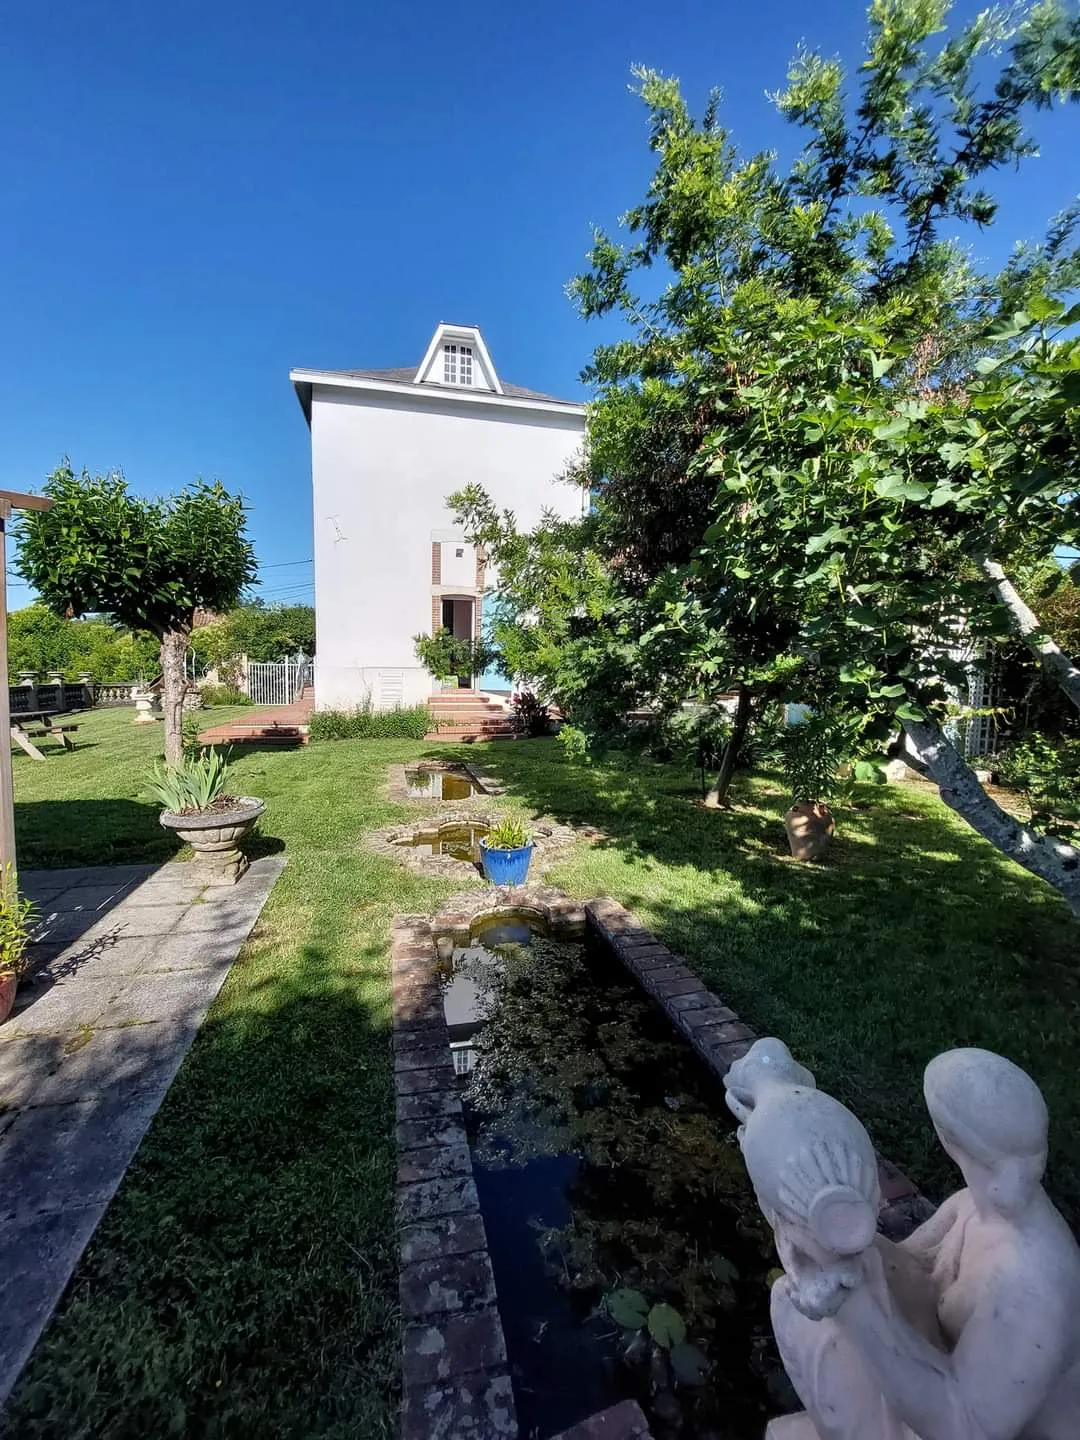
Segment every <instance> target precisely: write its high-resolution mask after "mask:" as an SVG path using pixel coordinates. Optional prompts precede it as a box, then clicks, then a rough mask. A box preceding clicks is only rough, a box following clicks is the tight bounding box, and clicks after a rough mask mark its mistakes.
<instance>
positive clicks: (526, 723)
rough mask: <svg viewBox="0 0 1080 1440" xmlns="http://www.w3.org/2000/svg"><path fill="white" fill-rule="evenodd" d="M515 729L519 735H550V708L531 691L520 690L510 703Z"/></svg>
mask: <svg viewBox="0 0 1080 1440" xmlns="http://www.w3.org/2000/svg"><path fill="white" fill-rule="evenodd" d="M510 704H511V707H512V710H513V721H514V729H515V730H516V731H517V733H518V734H519V735H532V736H536V735H549V734H550V733H551V716H550V714H549V713H548V707H547V706H546V705H545V704H543V703H542V701H540V700H538V699H537V698H536V696H535V695H534V694H533V692H532V691H531V690H519V691H518V693H517V694H516V695H515V696H514V698H513V699H512V700H511V702H510Z"/></svg>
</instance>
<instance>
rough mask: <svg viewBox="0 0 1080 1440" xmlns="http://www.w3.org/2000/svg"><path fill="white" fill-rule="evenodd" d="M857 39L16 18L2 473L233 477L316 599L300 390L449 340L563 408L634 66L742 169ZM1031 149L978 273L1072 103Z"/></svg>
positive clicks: (785, 136) (219, 3) (1070, 186)
mask: <svg viewBox="0 0 1080 1440" xmlns="http://www.w3.org/2000/svg"><path fill="white" fill-rule="evenodd" d="M976 8H977V7H976V6H975V5H973V4H966V3H964V4H960V5H959V6H958V8H957V12H956V13H957V14H958V15H964V14H970V13H973V11H974V10H975V9H976ZM862 35H863V6H862V4H861V3H859V0H819V4H818V5H816V6H814V7H807V6H806V5H805V3H798V0H756V3H754V4H752V5H748V4H746V3H745V0H737V3H736V0H713V3H695V0H685V3H682V0H675V3H672V4H667V5H657V4H656V3H655V0H621V3H614V0H578V3H575V4H569V3H564V0H552V3H549V4H548V5H545V6H539V7H537V6H522V5H514V4H507V3H506V0H501V3H499V4H495V3H488V0H481V3H466V4H457V5H447V4H445V3H444V4H433V3H428V0H423V3H419V4H413V5H409V6H406V5H402V4H383V5H378V6H377V5H375V4H372V3H370V0H369V3H363V0H323V3H320V4H318V5H309V6H301V5H297V4H296V3H294V0H292V3H284V0H213V3H207V0H174V3H172V4H163V3H149V4H148V3H146V0H38V3H33V4H24V5H20V6H10V7H7V11H6V15H5V19H4V35H3V44H2V47H0V107H2V111H3V133H4V135H5V137H6V143H5V145H4V147H3V151H2V154H0V181H2V194H3V196H4V202H5V203H4V223H3V225H2V226H0V273H2V275H3V287H2V291H0V294H2V311H0V316H2V328H0V337H2V340H0V464H2V473H3V477H4V478H3V484H4V485H5V486H8V487H11V488H16V489H29V488H34V487H37V486H38V485H40V484H41V482H42V481H43V479H44V478H45V475H46V474H47V473H48V471H49V470H50V469H51V468H52V467H53V466H54V465H55V464H56V463H57V461H58V460H59V459H60V457H61V456H62V455H64V454H65V453H66V454H68V455H70V457H71V459H72V462H73V463H74V464H75V465H76V466H77V467H81V466H83V465H85V466H87V467H88V468H90V469H91V470H104V469H109V468H112V467H120V468H122V469H123V470H124V471H125V473H126V474H127V476H128V478H129V480H130V481H131V483H132V484H133V486H135V487H136V488H137V489H139V490H142V491H145V492H147V493H155V494H156V493H163V492H166V491H169V490H173V489H176V488H178V487H180V486H181V485H183V484H184V483H185V482H186V481H188V480H190V479H191V478H192V477H194V476H196V475H203V476H205V477H206V478H208V479H209V478H220V479H221V480H223V481H224V482H225V483H226V484H227V485H228V486H229V487H230V488H232V489H235V490H240V491H242V492H243V493H244V494H245V495H246V496H247V497H248V500H249V502H250V504H251V506H252V516H251V529H252V533H253V536H254V539H255V542H256V548H257V552H258V556H259V561H260V564H261V565H262V566H263V567H265V568H264V570H263V580H264V589H263V592H262V593H263V594H264V595H265V596H266V597H267V598H268V599H270V600H291V599H309V598H310V595H311V591H310V576H311V571H310V565H309V564H308V563H306V562H308V561H309V559H310V556H311V521H310V509H311V507H310V493H309V492H310V483H309V463H310V462H309V445H308V433H307V428H306V426H305V424H304V421H303V418H302V416H301V413H300V409H299V406H298V405H297V403H296V400H295V398H294V396H293V393H292V389H291V386H290V384H289V380H288V372H289V369H290V368H291V367H293V366H304V365H307V366H315V367H326V368H336V367H341V368H345V367H349V366H367V365H373V366H383V365H402V364H409V363H412V362H413V361H415V360H418V359H419V357H420V355H421V354H422V352H423V350H424V347H425V345H426V343H427V341H428V339H429V338H430V335H431V332H432V330H433V328H434V326H435V324H436V322H438V321H439V320H450V321H456V322H465V323H476V324H479V325H480V326H481V328H482V329H483V331H484V335H485V338H486V340H487V342H488V345H489V347H490V349H491V352H492V355H493V358H494V360H495V364H496V366H497V367H498V369H499V372H500V374H501V375H502V376H503V378H504V379H508V380H513V381H515V382H516V383H518V384H523V385H529V386H533V387H535V388H538V389H542V390H547V391H551V392H553V393H556V394H561V395H568V396H574V395H579V394H581V393H582V392H581V387H580V386H579V384H578V380H577V376H578V373H579V371H580V370H581V368H582V366H583V365H584V364H585V363H586V361H587V359H588V356H589V352H590V349H591V347H592V346H593V344H595V343H596V339H597V338H598V337H597V336H596V334H595V333H594V332H593V331H592V330H591V329H590V328H589V327H588V326H586V325H585V324H584V323H583V322H581V321H580V320H579V319H578V318H577V317H576V315H575V314H574V312H573V310H572V308H571V307H570V305H569V303H568V302H567V301H566V299H565V297H564V294H563V285H564V283H565V282H566V280H567V279H568V278H569V277H570V275H572V274H573V273H574V271H575V270H576V269H577V268H579V267H580V264H581V261H582V258H583V255H584V252H585V249H586V247H587V245H588V242H589V234H590V227H591V225H592V224H593V223H594V222H597V223H602V224H605V225H608V226H610V225H612V224H613V223H614V220H615V218H616V216H617V215H618V214H619V213H621V212H622V211H623V210H625V209H626V208H627V207H628V206H629V205H631V204H633V203H634V202H635V201H636V200H637V199H639V198H640V196H641V194H642V192H643V188H644V185H645V183H646V181H647V179H648V175H649V173H650V167H649V152H648V150H647V147H646V143H645V131H644V125H643V120H642V112H641V108H640V105H639V102H637V101H636V100H635V99H634V98H633V97H632V96H631V95H630V94H629V93H628V89H627V84H628V80H629V69H630V66H631V64H632V63H634V62H642V63H645V64H648V65H652V66H654V67H656V68H658V69H661V70H664V71H666V72H668V73H673V74H677V75H679V76H680V77H681V78H682V80H683V83H684V88H685V90H686V93H687V94H688V96H689V97H690V98H691V99H692V101H693V102H694V103H695V105H697V106H700V105H701V104H702V103H703V101H704V98H705V95H706V93H707V91H708V89H709V87H710V86H711V85H719V86H720V87H721V88H722V89H723V91H724V97H725V99H724V107H723V114H724V118H725V121H726V123H727V124H728V125H729V127H730V128H731V129H732V131H733V132H734V135H735V137H736V138H737V139H738V140H739V142H740V144H741V145H742V146H743V148H745V149H747V150H754V149H758V148H762V147H766V146H772V145H780V146H784V145H790V143H791V140H790V133H789V132H788V131H787V130H786V129H785V127H784V126H783V125H782V124H781V123H780V122H779V121H778V119H777V117H776V116H775V114H774V113H773V111H772V109H771V107H770V105H769V103H768V101H767V99H766V98H765V94H764V92H765V90H766V89H767V88H775V87H777V86H778V85H779V84H780V83H781V82H782V79H783V75H784V71H785V67H786V64H787V61H788V59H789V57H790V55H791V54H792V52H793V51H794V49H795V47H796V45H797V44H798V43H799V42H800V41H801V40H804V39H805V40H808V41H810V42H811V43H813V44H814V45H816V46H818V47H820V48H822V49H824V50H826V51H827V52H830V53H833V52H835V53H839V54H841V55H842V56H846V57H848V58H849V59H853V60H857V59H858V56H859V50H860V45H861V40H862ZM1037 133H1038V134H1039V136H1040V139H1041V140H1042V144H1043V154H1042V157H1041V158H1040V159H1039V160H1036V161H1033V162H1030V163H1029V164H1028V165H1027V166H1026V167H1025V168H1024V169H1023V171H1022V172H1020V173H1019V174H1018V175H1009V176H1007V177H1005V178H1004V180H1003V182H1002V183H1001V185H1000V186H999V193H1000V194H1001V195H1002V197H1003V204H1002V209H1001V216H1000V222H999V224H998V226H997V227H995V229H994V230H993V231H991V232H988V233H985V234H983V235H981V236H976V237H975V252H976V254H977V255H979V256H982V257H983V258H985V259H986V260H987V261H990V262H995V261H997V262H999V261H1000V260H1001V259H1002V258H1004V255H1005V254H1006V253H1007V252H1008V250H1009V248H1010V247H1011V244H1012V241H1013V240H1014V239H1015V238H1018V237H1021V236H1029V237H1033V238H1034V237H1037V236H1038V235H1039V234H1040V233H1041V231H1042V228H1043V224H1044V221H1045V219H1046V218H1047V217H1048V216H1049V215H1050V214H1052V213H1053V212H1055V211H1056V210H1058V209H1060V208H1061V207H1062V206H1063V205H1064V204H1066V203H1067V202H1068V201H1069V199H1071V198H1072V193H1073V192H1074V191H1075V189H1076V188H1077V175H1078V173H1080V166H1078V165H1077V160H1076V157H1077V152H1078V149H1080V111H1078V110H1077V109H1076V108H1074V109H1072V110H1070V111H1066V112H1059V113H1056V114H1054V115H1053V116H1052V117H1049V118H1048V119H1047V118H1043V119H1040V122H1039V124H1038V126H1037ZM26 599H27V592H26V590H25V588H24V587H21V586H16V585H14V584H13V585H12V592H11V595H10V603H11V604H12V605H18V604H20V603H25V600H26Z"/></svg>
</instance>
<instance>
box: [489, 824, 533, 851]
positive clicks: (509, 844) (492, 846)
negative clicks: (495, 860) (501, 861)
mask: <svg viewBox="0 0 1080 1440" xmlns="http://www.w3.org/2000/svg"><path fill="white" fill-rule="evenodd" d="M484 843H485V845H486V846H487V848H488V849H489V850H523V849H524V848H525V846H526V845H531V844H532V836H531V835H530V834H529V832H528V830H526V829H525V826H524V825H523V824H522V822H521V821H520V820H500V821H499V823H498V824H497V825H492V827H491V829H490V830H489V831H488V833H487V834H486V835H485V836H484Z"/></svg>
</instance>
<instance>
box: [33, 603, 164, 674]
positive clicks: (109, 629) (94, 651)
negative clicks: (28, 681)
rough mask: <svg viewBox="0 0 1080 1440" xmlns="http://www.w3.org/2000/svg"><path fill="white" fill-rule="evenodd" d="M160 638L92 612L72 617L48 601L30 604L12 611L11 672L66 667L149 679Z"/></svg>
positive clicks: (73, 671) (71, 670)
mask: <svg viewBox="0 0 1080 1440" xmlns="http://www.w3.org/2000/svg"><path fill="white" fill-rule="evenodd" d="M158 666H159V659H158V643H157V641H156V640H155V639H154V637H153V636H152V635H148V634H146V633H145V632H142V633H136V632H133V631H130V630H125V629H123V628H121V627H120V626H118V625H114V624H113V622H112V621H111V620H106V619H103V618H101V617H100V616H91V617H89V618H87V619H85V620H69V619H67V618H65V617H64V616H61V615H56V614H54V613H53V611H51V610H50V609H49V608H48V607H47V606H45V605H40V604H34V605H27V606H26V607H25V608H23V609H21V610H13V611H12V612H11V614H10V615H9V616H8V672H9V676H11V677H14V676H15V675H16V674H17V673H18V672H19V671H20V670H36V671H38V672H39V673H41V672H44V671H48V670H62V671H63V672H64V675H65V677H66V678H67V679H68V680H74V679H75V678H76V677H77V676H78V674H79V672H80V671H82V670H89V671H90V673H91V674H92V675H93V676H94V679H95V680H99V681H105V682H109V681H123V680H144V679H149V678H151V677H152V676H153V675H156V674H157V671H158Z"/></svg>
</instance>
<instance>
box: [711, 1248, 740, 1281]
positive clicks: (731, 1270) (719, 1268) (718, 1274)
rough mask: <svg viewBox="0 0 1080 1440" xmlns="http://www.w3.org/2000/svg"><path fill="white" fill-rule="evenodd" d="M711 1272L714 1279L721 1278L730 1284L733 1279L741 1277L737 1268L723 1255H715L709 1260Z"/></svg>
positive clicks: (720, 1279)
mask: <svg viewBox="0 0 1080 1440" xmlns="http://www.w3.org/2000/svg"><path fill="white" fill-rule="evenodd" d="M709 1274H710V1275H711V1276H712V1277H713V1279H714V1280H719V1281H721V1282H722V1283H723V1284H725V1285H729V1284H730V1283H731V1281H732V1280H738V1278H739V1272H738V1270H737V1268H736V1267H735V1266H734V1265H733V1264H732V1263H731V1261H730V1260H728V1259H726V1258H725V1257H724V1256H723V1255H714V1256H713V1257H712V1259H711V1260H710V1261H709Z"/></svg>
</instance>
